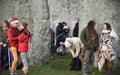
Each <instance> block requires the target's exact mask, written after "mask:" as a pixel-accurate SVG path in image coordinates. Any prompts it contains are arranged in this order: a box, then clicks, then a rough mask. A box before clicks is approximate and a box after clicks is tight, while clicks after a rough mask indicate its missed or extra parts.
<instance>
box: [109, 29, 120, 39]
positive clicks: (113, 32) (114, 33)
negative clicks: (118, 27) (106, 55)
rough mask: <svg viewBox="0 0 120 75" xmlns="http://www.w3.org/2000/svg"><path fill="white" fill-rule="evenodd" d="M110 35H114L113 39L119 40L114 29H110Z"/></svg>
mask: <svg viewBox="0 0 120 75" xmlns="http://www.w3.org/2000/svg"><path fill="white" fill-rule="evenodd" d="M110 36H112V37H114V38H115V41H117V40H119V37H118V35H117V33H116V32H115V31H114V30H112V31H111V33H110Z"/></svg>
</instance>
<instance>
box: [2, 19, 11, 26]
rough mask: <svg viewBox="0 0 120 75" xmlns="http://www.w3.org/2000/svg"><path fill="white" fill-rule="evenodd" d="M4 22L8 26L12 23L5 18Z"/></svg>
mask: <svg viewBox="0 0 120 75" xmlns="http://www.w3.org/2000/svg"><path fill="white" fill-rule="evenodd" d="M2 23H5V24H6V25H7V27H10V23H9V22H8V21H7V20H4V21H3V22H2Z"/></svg>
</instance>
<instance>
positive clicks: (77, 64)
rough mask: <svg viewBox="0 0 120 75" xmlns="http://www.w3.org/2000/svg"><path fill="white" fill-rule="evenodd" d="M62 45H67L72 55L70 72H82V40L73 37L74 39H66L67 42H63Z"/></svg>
mask: <svg viewBox="0 0 120 75" xmlns="http://www.w3.org/2000/svg"><path fill="white" fill-rule="evenodd" d="M60 44H63V45H65V47H66V48H68V49H69V50H70V52H71V54H72V57H73V59H72V62H71V68H70V70H80V69H81V65H82V64H81V60H80V59H79V54H80V50H81V46H82V43H81V41H80V38H78V37H73V38H66V40H65V42H64V43H63V42H61V43H60Z"/></svg>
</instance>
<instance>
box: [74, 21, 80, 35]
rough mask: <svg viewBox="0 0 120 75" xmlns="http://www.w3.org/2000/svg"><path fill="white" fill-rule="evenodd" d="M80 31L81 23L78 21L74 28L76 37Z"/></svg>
mask: <svg viewBox="0 0 120 75" xmlns="http://www.w3.org/2000/svg"><path fill="white" fill-rule="evenodd" d="M78 33H79V24H78V23H76V25H75V27H74V29H73V36H74V37H78Z"/></svg>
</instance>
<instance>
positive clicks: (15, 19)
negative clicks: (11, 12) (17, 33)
mask: <svg viewBox="0 0 120 75" xmlns="http://www.w3.org/2000/svg"><path fill="white" fill-rule="evenodd" d="M14 23H19V21H18V18H13V20H12V21H11V25H13V24H14Z"/></svg>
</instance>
